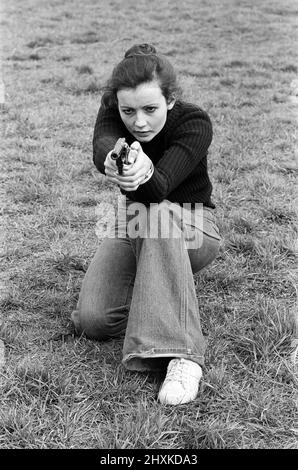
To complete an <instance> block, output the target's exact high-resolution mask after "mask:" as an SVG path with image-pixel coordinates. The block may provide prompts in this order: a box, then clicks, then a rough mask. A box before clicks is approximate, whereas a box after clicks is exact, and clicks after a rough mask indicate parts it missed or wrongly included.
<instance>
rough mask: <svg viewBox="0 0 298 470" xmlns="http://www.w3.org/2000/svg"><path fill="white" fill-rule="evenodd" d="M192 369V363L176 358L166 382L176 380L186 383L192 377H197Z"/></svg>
mask: <svg viewBox="0 0 298 470" xmlns="http://www.w3.org/2000/svg"><path fill="white" fill-rule="evenodd" d="M191 369H192V367H190V364H188V363H187V361H185V360H183V359H176V360H174V361H172V364H171V367H170V369H169V370H168V372H167V376H166V378H165V382H168V381H174V382H180V383H181V384H185V383H187V382H188V381H189V379H190V378H191V377H196V376H195V375H193V373H191Z"/></svg>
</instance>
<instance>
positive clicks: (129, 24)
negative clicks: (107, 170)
mask: <svg viewBox="0 0 298 470" xmlns="http://www.w3.org/2000/svg"><path fill="white" fill-rule="evenodd" d="M297 28H298V6H297V3H296V2H295V1H294V0H284V1H283V2H280V1H277V0H270V1H269V0H259V1H258V2H257V1H255V2H254V1H252V0H250V1H248V0H238V1H233V0H209V1H207V0H185V1H183V2H182V1H180V0H172V1H170V0H158V1H156V0H151V1H150V2H148V1H145V0H139V1H138V2H132V1H131V0H126V1H125V2H124V1H121V0H101V1H97V0H86V1H84V2H82V1H79V0H64V1H63V0H47V1H44V0H40V1H38V0H11V1H10V2H8V1H6V2H5V1H4V0H2V16H1V29H2V39H3V47H2V75H3V80H4V85H5V90H3V87H2V88H1V86H0V98H1V96H2V104H1V105H0V106H1V113H2V119H3V121H2V122H3V135H4V139H2V151H1V176H0V178H1V198H2V201H3V202H2V203H1V222H2V226H3V227H4V230H2V240H3V241H4V244H3V246H4V250H3V252H2V254H1V263H2V267H3V269H2V274H1V276H2V277H1V285H0V292H1V304H0V305H1V324H0V339H1V342H0V368H1V369H0V400H1V409H0V448H2V449H13V448H32V449H38V448H39V449H40V448H48V449H49V448H61V449H63V448H64V449H65V448H97V449H102V448H110V449H115V448H121V449H124V448H127V449H136V448H145V449H203V448H205V449H206V448H208V449H214V448H215V449H219V448H241V449H252V448H254V449H257V448H287V449H289V448H297V447H298V446H297V433H298V423H297V360H296V351H297V349H295V347H297V336H298V335H297V331H298V312H297V307H296V303H295V302H296V295H297V279H298V275H297V191H296V187H297V185H296V186H295V183H297V153H296V154H295V151H294V146H295V129H296V126H297V115H298V112H297V102H298V62H297V55H298V54H297V44H298V41H297V36H298V29H297ZM136 42H151V43H154V44H155V45H156V47H157V48H158V49H159V50H160V51H162V52H164V53H166V54H167V55H168V57H169V58H170V59H171V60H172V62H173V63H174V65H175V66H176V67H177V69H178V71H179V77H180V82H181V85H182V86H183V88H184V98H185V99H186V100H189V101H193V102H196V103H197V104H199V105H200V106H202V107H203V108H204V109H205V110H206V111H208V113H209V114H210V117H211V119H212V121H213V126H214V140H213V143H212V146H211V150H210V158H209V161H210V163H209V165H210V176H211V179H212V182H213V185H214V193H213V199H214V202H215V203H216V206H217V217H218V223H219V227H220V230H221V233H222V236H223V242H222V246H221V251H220V255H219V257H218V258H217V260H216V261H215V262H214V263H213V264H212V265H211V266H210V267H209V268H208V269H206V270H205V271H204V272H202V273H201V274H200V275H198V276H196V286H197V295H198V299H199V303H200V309H201V310H200V311H201V317H202V325H203V331H204V334H205V335H206V337H207V338H208V350H207V355H206V368H205V372H204V379H203V381H202V383H201V385H200V391H199V396H198V398H197V400H196V401H195V402H193V403H191V404H188V405H183V406H179V407H168V406H164V405H160V404H158V403H157V401H156V395H157V391H158V389H159V385H160V383H161V380H162V377H161V376H156V375H153V374H137V373H132V372H129V371H126V370H125V369H124V368H123V366H122V365H121V348H122V342H121V341H120V340H115V341H109V342H107V343H100V342H95V341H91V340H88V339H86V338H78V337H75V336H73V334H72V329H71V325H70V313H71V311H72V310H73V308H74V306H75V304H76V300H77V298H78V294H79V290H80V285H81V282H82V279H83V276H84V272H85V271H86V268H87V266H88V263H89V261H90V259H91V257H92V255H93V254H94V252H95V249H96V246H97V244H98V238H97V236H96V232H95V226H96V223H97V215H96V214H97V211H96V208H97V206H98V204H99V203H100V202H102V201H104V202H111V201H115V200H116V197H117V195H118V190H115V189H114V188H113V187H112V186H111V185H109V184H107V183H106V182H105V180H104V177H103V176H101V175H100V174H99V173H98V172H97V170H96V169H95V167H94V165H93V163H92V146H91V143H92V134H93V126H94V123H95V118H96V114H97V110H98V107H99V102H100V96H101V89H102V86H103V84H104V83H105V80H106V78H107V77H108V76H109V74H110V72H111V69H112V67H113V65H114V64H115V63H116V62H117V61H118V60H119V59H120V58H121V57H122V55H123V53H124V51H125V50H126V49H127V48H128V47H129V46H131V45H132V44H134V43H136ZM0 85H1V83H0ZM1 93H2V95H1ZM4 98H5V100H4ZM3 351H4V357H3ZM1 354H2V356H1Z"/></svg>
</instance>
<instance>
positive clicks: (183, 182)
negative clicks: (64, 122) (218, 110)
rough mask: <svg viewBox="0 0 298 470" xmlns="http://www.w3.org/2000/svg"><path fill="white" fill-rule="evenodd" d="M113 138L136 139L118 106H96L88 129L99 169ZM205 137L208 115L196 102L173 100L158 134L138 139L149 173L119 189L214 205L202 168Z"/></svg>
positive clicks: (143, 198) (150, 198) (140, 198)
mask: <svg viewBox="0 0 298 470" xmlns="http://www.w3.org/2000/svg"><path fill="white" fill-rule="evenodd" d="M119 137H125V138H126V141H127V142H128V144H129V145H131V144H132V142H133V141H135V140H136V139H135V137H134V136H133V135H131V134H130V133H129V131H128V130H127V129H126V127H125V125H124V123H123V122H122V120H121V118H120V115H119V112H118V109H116V108H109V109H104V108H103V107H100V109H99V112H98V116H97V120H96V124H95V129H94V137H93V161H94V163H95V165H96V167H97V169H98V170H99V171H100V172H101V173H103V174H104V172H105V170H104V161H105V158H106V156H107V153H108V152H110V150H112V149H113V148H114V145H115V143H116V141H117V139H118V138H119ZM211 140H212V125H211V121H210V118H209V116H208V114H207V113H206V112H205V111H203V110H202V109H200V108H199V107H198V106H196V105H193V104H190V103H186V102H184V101H177V102H176V103H175V105H174V107H173V108H172V110H170V111H168V116H167V120H166V123H165V125H164V127H163V129H162V130H161V131H160V132H159V134H158V135H156V136H155V137H154V139H152V140H151V141H150V142H147V143H144V142H141V146H142V149H143V151H144V152H145V154H146V155H148V157H149V158H150V159H151V160H152V162H153V164H154V173H153V175H152V177H151V178H150V180H149V181H148V182H147V183H145V184H143V185H141V186H139V187H138V189H137V190H136V191H129V192H124V191H121V192H122V193H123V194H126V196H127V197H128V198H129V199H131V200H133V201H136V202H142V203H144V204H149V203H150V202H161V201H163V200H164V199H168V200H169V201H171V202H177V203H180V204H182V203H186V202H188V203H189V202H190V203H197V202H201V203H203V204H204V205H205V206H208V207H212V208H214V207H215V206H214V204H213V203H212V201H211V199H210V197H211V192H212V185H211V182H210V179H209V176H208V170H207V153H208V147H209V145H210V144H211Z"/></svg>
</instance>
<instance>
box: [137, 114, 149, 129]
mask: <svg viewBox="0 0 298 470" xmlns="http://www.w3.org/2000/svg"><path fill="white" fill-rule="evenodd" d="M146 125H147V123H146V119H145V116H144V115H143V113H138V114H137V116H136V120H135V127H136V128H137V129H142V128H143V127H146Z"/></svg>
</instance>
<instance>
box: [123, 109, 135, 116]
mask: <svg viewBox="0 0 298 470" xmlns="http://www.w3.org/2000/svg"><path fill="white" fill-rule="evenodd" d="M121 111H122V113H123V114H126V116H130V115H131V114H132V113H133V109H129V108H127V109H122V110H121Z"/></svg>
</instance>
